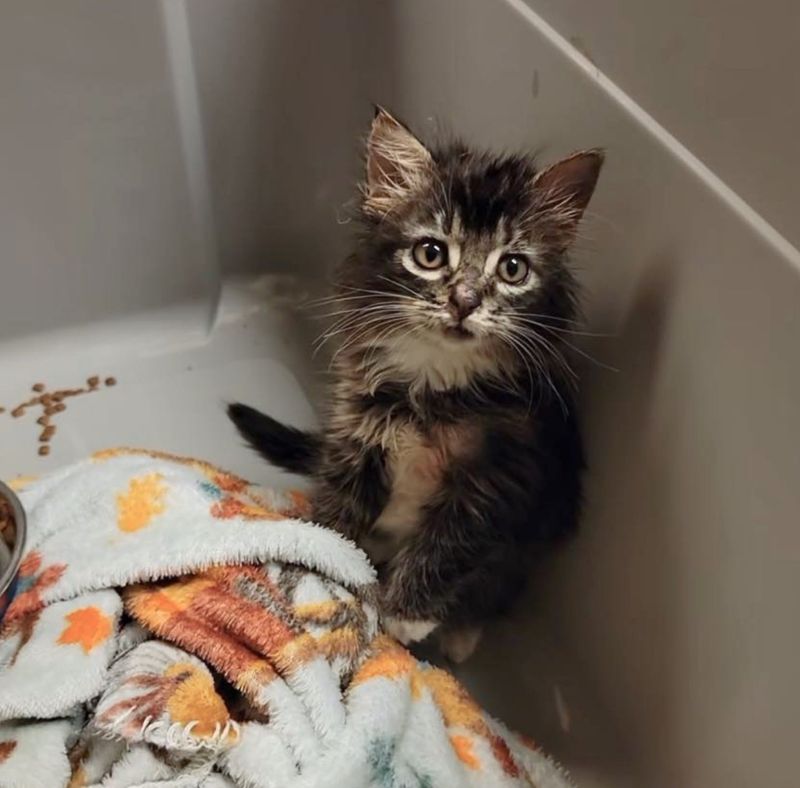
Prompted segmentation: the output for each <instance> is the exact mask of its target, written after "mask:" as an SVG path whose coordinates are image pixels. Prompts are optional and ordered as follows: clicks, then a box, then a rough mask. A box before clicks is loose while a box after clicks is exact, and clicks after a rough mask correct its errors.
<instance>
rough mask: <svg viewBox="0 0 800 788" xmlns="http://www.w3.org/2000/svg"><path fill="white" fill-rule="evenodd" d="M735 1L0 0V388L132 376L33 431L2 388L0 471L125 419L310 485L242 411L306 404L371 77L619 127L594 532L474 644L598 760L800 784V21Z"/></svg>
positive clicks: (584, 254)
mask: <svg viewBox="0 0 800 788" xmlns="http://www.w3.org/2000/svg"><path fill="white" fill-rule="evenodd" d="M600 5H602V9H601V8H600V7H599V6H600ZM734 5H737V8H736V9H732V8H731V4H723V2H722V0H712V1H711V2H709V3H705V4H703V9H702V11H699V10H697V9H696V4H690V3H689V2H688V0H676V2H674V3H670V4H658V7H656V6H654V4H651V3H636V2H634V0H614V2H612V3H607V4H597V3H592V2H590V0H564V1H563V2H562V1H561V0H559V2H555V0H530V2H529V4H528V5H525V4H524V3H523V2H521V0H395V1H394V2H369V1H368V0H362V1H361V2H356V1H355V0H339V1H338V2H336V3H331V2H329V0H303V1H302V2H299V0H293V1H292V0H283V1H278V0H230V2H224V3H222V2H215V0H192V2H191V3H185V4H184V3H183V2H182V1H181V0H164V2H163V3H159V2H154V1H153V0H138V2H136V3H133V2H122V1H121V0H111V1H110V0H73V2H71V3H53V2H51V0H2V2H0V107H2V122H0V171H1V172H2V173H3V178H2V182H0V370H2V372H0V405H2V406H5V407H6V408H8V409H10V408H12V407H13V406H14V405H16V404H17V403H19V402H20V401H22V400H24V399H27V398H28V397H29V396H30V394H29V391H30V386H31V385H32V384H33V383H34V382H38V381H42V382H45V383H47V384H48V385H49V386H51V387H70V386H74V385H80V384H81V383H82V382H83V381H84V380H85V379H86V378H87V377H89V376H91V375H100V376H101V377H105V376H107V375H113V376H115V377H116V378H117V379H118V381H119V383H118V385H117V386H116V387H114V388H103V389H101V390H100V391H98V392H97V393H94V394H91V395H85V396H81V397H77V398H75V399H73V400H70V403H69V407H68V409H67V411H66V412H65V413H63V414H59V415H58V417H57V419H56V420H55V422H54V423H55V424H57V425H58V431H57V433H56V435H55V437H54V439H53V442H52V451H51V453H50V455H49V456H48V457H46V458H42V457H39V456H38V454H37V446H38V444H37V435H38V431H37V427H36V425H35V424H34V420H35V418H36V414H33V415H31V414H29V415H27V416H26V417H24V418H19V419H14V418H11V417H10V415H9V413H8V412H6V413H5V414H2V415H0V477H2V478H9V477H11V476H14V475H16V474H29V473H41V472H43V471H46V470H48V469H51V468H55V467H57V466H58V465H60V464H62V463H65V462H68V461H70V460H73V459H75V458H77V457H80V456H84V455H86V454H87V453H88V452H90V451H92V450H94V449H99V448H102V447H106V446H113V445H123V444H127V445H137V446H148V447H158V448H161V449H164V450H168V451H175V452H180V453H185V454H194V455H200V456H203V457H207V458H209V459H212V460H214V461H216V462H217V463H219V464H221V465H223V466H228V467H230V468H231V469H232V470H235V471H238V472H240V473H243V474H245V475H247V476H249V477H251V478H253V479H255V480H259V481H263V482H265V483H274V484H282V483H286V482H288V481H290V479H289V477H284V476H281V475H280V474H278V473H276V472H275V471H273V470H271V469H269V468H268V467H266V466H265V465H264V464H263V463H261V462H260V461H259V460H258V459H257V458H256V457H255V456H254V455H252V454H251V453H249V452H248V451H247V450H245V449H244V448H243V447H242V446H241V444H240V442H239V441H238V439H237V437H236V436H235V435H234V433H233V430H232V429H231V428H230V427H229V425H228V423H227V421H226V419H225V417H224V415H223V405H224V403H225V401H226V400H229V399H234V398H236V399H241V400H244V401H246V402H249V403H252V404H254V405H257V406H262V407H263V408H265V409H268V410H269V412H270V413H271V414H272V415H274V416H276V417H278V418H282V419H286V420H289V421H291V422H293V423H295V424H298V425H301V426H302V425H309V424H313V421H314V409H313V407H312V402H313V401H314V399H315V397H316V396H317V390H318V385H317V384H318V382H319V376H318V367H319V364H318V363H317V364H315V363H314V362H312V359H311V340H312V339H313V337H314V334H315V332H316V330H317V328H318V326H317V325H316V323H315V321H314V320H313V319H310V318H309V315H308V313H307V312H303V311H302V310H298V309H297V308H296V305H297V303H298V301H299V300H300V299H302V297H304V295H305V294H308V293H316V292H319V291H321V290H323V289H324V286H325V282H324V271H325V269H326V268H327V266H328V265H329V264H330V263H331V262H332V261H333V260H334V259H335V258H337V257H338V256H340V255H342V254H344V253H345V250H346V248H347V235H348V232H349V228H348V226H347V219H346V217H347V204H348V201H349V200H352V199H353V196H354V189H353V183H354V181H355V178H356V177H357V174H358V169H359V166H360V165H359V139H360V137H361V136H362V135H363V133H364V131H365V129H366V128H367V124H368V122H369V119H370V115H371V106H370V102H372V101H378V102H380V103H382V104H384V105H386V106H387V107H390V108H392V109H393V110H394V111H396V112H397V113H398V114H399V115H400V116H401V117H403V118H405V119H406V120H407V121H408V122H409V123H410V124H411V125H413V126H414V127H415V128H416V129H417V130H419V132H420V133H422V134H423V135H426V134H433V133H435V132H436V131H437V130H440V129H441V128H442V127H444V128H449V129H453V130H457V131H458V132H459V133H460V134H463V135H464V136H465V137H467V138H468V139H469V140H471V141H472V142H474V143H476V144H479V145H485V146H491V147H495V148H502V147H510V148H527V149H532V148H536V147H539V148H541V150H542V158H543V160H552V159H555V158H556V157H557V156H559V155H562V154H565V153H567V152H569V151H571V150H574V149H578V148H583V147H590V146H596V145H601V146H604V147H606V148H607V150H608V161H607V166H606V168H605V171H604V172H603V174H602V176H601V180H600V185H599V188H598V192H597V194H596V196H595V199H594V200H593V202H592V204H591V207H590V212H589V216H588V221H587V223H586V225H585V233H584V238H583V240H582V242H581V244H580V245H579V248H578V250H577V252H576V255H575V263H576V266H577V267H578V268H579V270H580V272H581V277H582V279H583V281H584V283H585V288H586V301H585V306H586V313H587V325H588V329H589V330H590V331H592V332H599V333H604V334H609V335H610V336H608V337H606V338H600V337H598V338H594V339H592V338H588V339H586V340H585V341H584V342H582V346H583V348H584V350H585V351H586V352H587V353H590V354H591V355H592V356H594V357H595V358H597V359H599V360H600V361H601V362H602V363H603V364H604V365H605V366H598V365H593V364H591V363H587V364H586V365H585V367H584V369H583V378H584V386H583V420H584V422H585V428H586V435H587V440H588V445H589V455H590V464H591V470H590V474H589V477H588V490H587V507H586V516H585V520H584V526H583V531H582V534H581V536H580V537H579V539H578V540H577V541H575V542H574V543H573V544H571V545H570V546H569V547H568V548H566V549H565V550H563V551H562V552H561V553H560V554H559V555H557V556H555V557H554V558H553V560H552V561H551V562H549V564H548V567H547V569H545V570H542V572H541V573H540V575H539V576H538V577H536V578H535V582H534V583H533V585H532V587H531V591H530V594H529V595H528V598H527V599H526V601H525V603H524V604H522V605H520V606H519V607H518V609H517V612H516V614H515V616H514V617H513V618H512V619H511V620H510V621H507V622H504V623H502V624H500V625H498V626H497V627H496V628H495V629H494V630H493V631H492V632H491V633H490V634H489V636H488V637H487V638H486V639H485V641H484V643H483V645H482V647H481V649H480V650H479V653H478V654H477V656H476V657H475V658H474V660H473V661H472V662H470V663H468V664H467V665H466V666H465V667H464V668H463V669H461V671H460V673H461V675H462V676H464V677H465V679H466V680H467V682H468V683H469V685H470V687H471V688H472V689H473V690H474V692H475V693H476V694H477V696H478V698H479V699H480V700H481V702H483V703H484V704H486V705H487V706H488V707H489V708H490V709H491V710H493V711H494V712H495V713H496V714H497V715H498V716H500V717H502V718H503V719H505V721H506V722H507V723H508V724H509V725H511V726H512V727H516V728H520V729H524V730H525V731H526V732H528V733H530V734H531V735H533V736H534V737H535V738H536V739H537V740H539V741H541V743H542V744H543V745H544V746H545V747H547V748H548V749H550V750H551V751H552V752H553V753H554V754H555V755H556V756H557V757H558V758H559V759H561V760H563V762H564V763H565V764H566V765H567V766H568V767H569V768H570V769H571V770H572V772H573V774H574V776H575V779H576V781H577V782H578V784H579V785H581V786H584V787H585V788H593V787H594V788H611V787H612V786H614V788H619V787H621V786H622V787H624V786H644V787H646V788H676V786H680V787H681V788H723V787H724V788H733V787H735V786H742V788H745V787H746V788H750V787H751V786H755V785H761V786H770V788H792V787H793V786H796V785H797V777H796V774H795V771H796V767H795V762H796V758H795V754H796V743H795V738H796V733H797V730H798V726H797V715H798V710H799V709H800V692H799V691H798V688H799V687H800V681H799V680H798V678H797V672H796V664H797V654H798V653H799V652H800V628H798V626H797V623H796V622H797V613H796V605H797V598H798V590H800V589H799V586H800V580H799V579H798V578H800V571H799V570H800V558H798V556H800V536H798V530H797V527H796V526H797V518H798V511H800V483H798V479H799V478H800V451H798V441H797V438H798V434H799V432H800V416H798V413H800V410H799V409H798V407H797V405H798V402H800V364H798V339H800V253H798V250H797V248H795V246H794V245H793V244H796V243H797V241H798V227H797V224H796V215H797V194H796V184H797V183H798V178H799V177H800V171H798V157H797V154H796V152H795V146H796V139H797V138H798V130H800V108H799V107H798V103H800V102H798V93H797V89H796V84H795V83H796V78H795V76H794V75H795V74H796V67H795V65H794V62H795V61H794V58H795V55H794V54H792V59H791V60H790V59H789V52H790V51H791V52H793V53H796V51H797V44H798V40H797V36H798V35H799V34H800V33H798V31H800V19H798V10H797V9H798V6H797V4H796V3H792V2H790V1H789V0H768V1H767V2H766V3H761V4H759V5H758V6H757V7H756V6H753V5H752V4H750V5H747V4H734ZM648 113H649V114H648ZM792 220H795V221H794V223H793V221H792ZM781 233H782V234H781ZM606 367H613V368H616V369H617V370H618V371H616V372H614V371H610V370H609V369H607V368H606ZM294 481H295V482H296V480H294Z"/></svg>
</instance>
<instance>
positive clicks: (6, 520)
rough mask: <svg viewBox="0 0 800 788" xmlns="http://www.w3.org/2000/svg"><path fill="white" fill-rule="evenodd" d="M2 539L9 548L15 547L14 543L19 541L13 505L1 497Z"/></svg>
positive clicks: (0, 524) (0, 526) (0, 525)
mask: <svg viewBox="0 0 800 788" xmlns="http://www.w3.org/2000/svg"><path fill="white" fill-rule="evenodd" d="M0 537H2V539H3V541H4V542H5V543H6V544H7V545H8V546H9V548H12V547H13V546H14V542H15V541H16V539H17V529H16V525H15V523H14V512H12V511H11V505H10V504H9V503H8V501H7V500H6V499H5V498H3V497H2V496H0Z"/></svg>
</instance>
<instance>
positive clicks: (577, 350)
mask: <svg viewBox="0 0 800 788" xmlns="http://www.w3.org/2000/svg"><path fill="white" fill-rule="evenodd" d="M529 322H530V324H531V325H534V326H536V327H537V328H541V329H543V330H546V331H552V330H553V329H552V328H550V327H549V326H541V325H538V324H537V323H535V322H533V321H529ZM520 333H525V334H530V335H532V336H536V337H537V338H538V339H539V340H541V341H544V342H546V341H547V340H546V339H545V338H544V337H542V336H541V335H539V334H537V333H536V332H533V331H530V330H529V329H526V328H524V327H521V328H520ZM588 336H591V335H588ZM557 339H558V341H559V342H561V343H562V344H563V345H566V347H568V348H569V349H570V350H572V351H573V352H574V353H577V354H578V355H579V356H582V357H583V358H585V359H586V360H587V361H591V362H592V364H595V365H596V366H598V367H600V368H601V369H605V370H608V371H609V372H619V370H618V369H617V368H616V367H612V366H611V365H609V364H606V363H604V362H602V361H600V360H599V359H597V358H595V357H594V356H592V355H591V354H590V353H588V352H587V351H585V350H583V349H582V348H580V347H578V346H577V345H573V344H572V342H569V341H568V340H566V339H564V337H563V336H559V337H558V338H557ZM559 355H560V354H559Z"/></svg>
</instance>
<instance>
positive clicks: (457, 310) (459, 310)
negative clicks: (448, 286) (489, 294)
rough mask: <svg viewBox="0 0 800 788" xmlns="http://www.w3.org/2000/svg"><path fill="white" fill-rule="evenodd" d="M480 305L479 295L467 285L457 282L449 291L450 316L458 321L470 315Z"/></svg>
mask: <svg viewBox="0 0 800 788" xmlns="http://www.w3.org/2000/svg"><path fill="white" fill-rule="evenodd" d="M480 305H481V296H480V293H479V292H478V291H477V290H476V289H475V288H474V287H471V286H470V285H468V284H465V283H464V282H459V283H458V284H457V285H456V286H455V287H454V288H453V289H452V290H451V291H450V301H449V304H448V308H449V310H450V314H451V315H452V316H453V317H454V318H455V319H456V320H458V321H459V323H460V322H461V321H463V320H464V318H466V317H467V316H468V315H471V314H472V313H473V312H474V311H475V310H476V309H477V308H478V307H479V306H480Z"/></svg>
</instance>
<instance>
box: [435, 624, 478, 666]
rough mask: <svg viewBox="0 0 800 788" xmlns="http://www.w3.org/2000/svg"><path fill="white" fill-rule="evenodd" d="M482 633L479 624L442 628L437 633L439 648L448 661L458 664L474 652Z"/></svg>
mask: <svg viewBox="0 0 800 788" xmlns="http://www.w3.org/2000/svg"><path fill="white" fill-rule="evenodd" d="M482 635H483V628H482V627H479V626H474V627H459V628H458V629H443V630H442V631H441V633H440V634H439V650H440V651H441V652H442V655H443V656H444V657H445V658H446V659H449V660H450V662H452V663H454V664H456V665H460V664H461V663H462V662H466V661H467V660H468V659H469V658H470V657H471V656H472V655H473V654H474V653H475V649H476V648H477V647H478V643H480V640H481V636H482Z"/></svg>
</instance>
